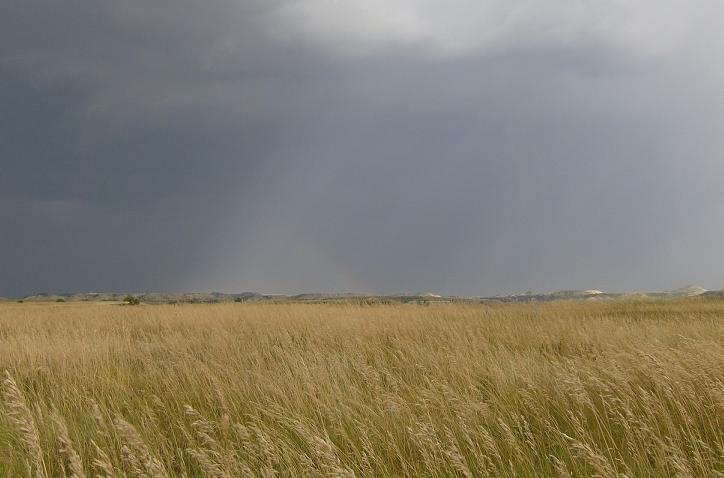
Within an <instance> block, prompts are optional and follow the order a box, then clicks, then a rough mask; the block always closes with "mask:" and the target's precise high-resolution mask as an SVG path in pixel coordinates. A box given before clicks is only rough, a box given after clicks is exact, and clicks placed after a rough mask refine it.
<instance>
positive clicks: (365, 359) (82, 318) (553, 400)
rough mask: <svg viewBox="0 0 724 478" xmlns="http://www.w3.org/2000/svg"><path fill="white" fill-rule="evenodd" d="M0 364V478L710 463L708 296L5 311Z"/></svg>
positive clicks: (699, 468)
mask: <svg viewBox="0 0 724 478" xmlns="http://www.w3.org/2000/svg"><path fill="white" fill-rule="evenodd" d="M0 371H2V372H3V374H4V375H3V383H2V405H0V476H8V477H16V476H32V477H44V476H49V477H50V476H53V477H54V476H71V477H85V476H87V477H90V476H100V477H126V476H129V477H171V476H187V477H193V476H210V477H236V476H250V477H251V476H263V477H271V476H320V477H321V476H336V477H352V476H367V477H373V476H403V475H404V476H460V477H472V476H491V477H499V476H531V477H533V476H557V477H568V476H601V477H613V476H627V477H634V476H643V477H647V476H650V477H661V476H684V477H687V476H690V477H704V476H723V474H724V430H723V425H724V302H715V301H712V302H705V301H683V302H638V303H634V302H616V303H582V302H577V303H574V302H562V303H553V304H544V305H504V306H502V305H501V306H483V305H477V306H473V305H465V306H462V305H439V306H430V307H423V306H413V305H383V306H354V305H303V304H281V305H279V304H277V305H264V304H261V305H240V304H233V305H232V304H228V305H203V306H201V305H200V306H195V305H184V306H138V307H122V306H115V305H103V304H71V303H67V304H47V305H36V304H4V305H0ZM5 371H6V372H5Z"/></svg>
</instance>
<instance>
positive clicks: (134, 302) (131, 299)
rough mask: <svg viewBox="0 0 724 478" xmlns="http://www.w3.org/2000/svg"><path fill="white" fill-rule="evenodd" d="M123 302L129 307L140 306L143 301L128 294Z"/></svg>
mask: <svg viewBox="0 0 724 478" xmlns="http://www.w3.org/2000/svg"><path fill="white" fill-rule="evenodd" d="M123 302H125V303H126V304H127V305H138V304H140V303H141V300H140V299H139V298H138V297H134V296H132V295H131V294H128V295H127V296H126V298H125V299H123Z"/></svg>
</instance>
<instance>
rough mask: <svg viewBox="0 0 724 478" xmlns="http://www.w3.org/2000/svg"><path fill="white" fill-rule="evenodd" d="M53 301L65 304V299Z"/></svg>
mask: <svg viewBox="0 0 724 478" xmlns="http://www.w3.org/2000/svg"><path fill="white" fill-rule="evenodd" d="M55 301H56V302H65V299H63V298H60V299H55Z"/></svg>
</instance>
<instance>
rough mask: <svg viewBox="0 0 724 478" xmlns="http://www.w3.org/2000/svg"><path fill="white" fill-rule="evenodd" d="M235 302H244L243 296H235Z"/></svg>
mask: <svg viewBox="0 0 724 478" xmlns="http://www.w3.org/2000/svg"><path fill="white" fill-rule="evenodd" d="M234 302H244V301H243V300H242V298H241V297H235V298H234Z"/></svg>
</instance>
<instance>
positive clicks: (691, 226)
mask: <svg viewBox="0 0 724 478" xmlns="http://www.w3.org/2000/svg"><path fill="white" fill-rule="evenodd" d="M723 17H724V4H722V3H721V2H720V1H719V0H655V1H654V0H357V1H353V0H337V1H334V0H296V1H292V0H205V1H198V0H197V1H190V0H123V1H110V0H92V1H91V0H64V1H62V2H61V1H50V0H45V1H39V0H3V1H2V2H0V296H2V295H5V296H18V295H24V294H29V293H33V292H38V291H55V292H63V291H98V290H116V291H142V290H153V291H169V292H173V291H190V290H199V291H209V290H219V291H246V290H254V291H261V292H307V291H360V292H382V293H397V292H424V291H434V292H439V293H451V294H471V295H489V294H496V293H505V292H516V291H522V290H537V291H550V290H557V289H570V288H599V289H604V290H632V289H638V290H641V289H648V290H655V289H669V288H674V287H678V286H681V285H684V284H687V283H700V284H702V285H703V286H705V287H708V288H712V289H714V288H724V267H723V266H724V56H722V51H724V29H722V28H721V19H722V18H723Z"/></svg>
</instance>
